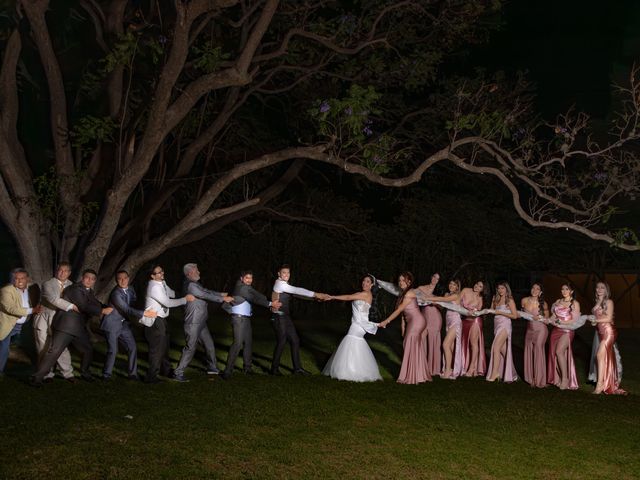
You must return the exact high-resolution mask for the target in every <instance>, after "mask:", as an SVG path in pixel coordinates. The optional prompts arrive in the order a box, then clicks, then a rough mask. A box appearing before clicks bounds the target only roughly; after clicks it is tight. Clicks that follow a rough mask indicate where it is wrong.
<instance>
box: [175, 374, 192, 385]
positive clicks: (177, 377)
mask: <svg viewBox="0 0 640 480" xmlns="http://www.w3.org/2000/svg"><path fill="white" fill-rule="evenodd" d="M171 380H173V381H174V382H180V383H187V382H188V381H189V380H188V379H187V377H185V376H184V375H174V376H173V378H172V379H171Z"/></svg>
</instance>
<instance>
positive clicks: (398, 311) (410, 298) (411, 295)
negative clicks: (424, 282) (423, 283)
mask: <svg viewBox="0 0 640 480" xmlns="http://www.w3.org/2000/svg"><path fill="white" fill-rule="evenodd" d="M415 298H416V294H415V293H413V291H411V290H409V291H408V292H407V294H406V295H405V296H404V299H403V300H402V303H401V304H400V305H399V306H398V308H396V309H395V310H394V311H393V313H392V314H391V315H389V316H388V317H387V318H386V319H385V320H384V321H382V322H380V325H378V326H379V327H381V328H386V327H387V325H389V323H391V322H392V321H393V320H395V319H396V318H397V317H398V315H400V314H401V313H402V312H403V311H404V309H405V308H406V307H407V305H409V304H410V303H411V302H412V301H413V300H414V299H415Z"/></svg>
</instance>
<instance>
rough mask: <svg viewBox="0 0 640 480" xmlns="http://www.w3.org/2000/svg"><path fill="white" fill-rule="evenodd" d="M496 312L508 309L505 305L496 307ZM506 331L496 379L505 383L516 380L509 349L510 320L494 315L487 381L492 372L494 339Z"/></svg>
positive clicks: (507, 310)
mask: <svg viewBox="0 0 640 480" xmlns="http://www.w3.org/2000/svg"><path fill="white" fill-rule="evenodd" d="M495 310H496V312H504V313H507V312H509V311H510V310H509V307H508V306H506V305H498V306H497V307H496V309H495ZM504 330H506V331H507V340H506V347H507V348H506V351H505V354H504V355H501V356H500V365H498V379H501V380H503V381H504V382H506V383H511V382H515V381H516V380H518V374H517V373H516V367H515V366H514V365H513V353H512V349H511V319H510V318H509V317H505V316H504V315H499V314H498V313H496V315H495V316H494V318H493V339H494V340H493V344H492V345H491V355H490V357H489V368H488V369H487V379H488V378H489V375H491V372H493V349H494V347H495V348H497V346H496V344H495V343H496V341H495V339H496V337H497V336H498V334H500V332H502V331H504Z"/></svg>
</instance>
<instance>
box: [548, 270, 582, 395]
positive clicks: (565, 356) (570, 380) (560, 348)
mask: <svg viewBox="0 0 640 480" xmlns="http://www.w3.org/2000/svg"><path fill="white" fill-rule="evenodd" d="M560 293H561V294H562V298H560V299H558V300H556V301H555V302H554V304H553V305H552V306H551V319H550V321H551V322H552V323H555V324H556V325H559V324H563V323H565V324H567V323H572V322H575V321H576V320H577V319H578V318H579V317H580V304H579V303H578V301H577V300H576V299H575V297H574V288H573V286H572V285H571V284H569V283H564V284H563V285H562V288H561V289H560ZM574 336H575V331H574V330H566V329H562V328H559V327H557V326H556V327H554V328H553V330H552V331H551V336H550V337H549V354H548V357H547V383H550V384H552V385H555V386H556V387H558V388H560V390H566V389H571V390H576V389H577V388H578V377H577V376H576V366H575V363H574V361H573V350H572V349H571V342H572V341H573V337H574Z"/></svg>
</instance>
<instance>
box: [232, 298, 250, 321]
mask: <svg viewBox="0 0 640 480" xmlns="http://www.w3.org/2000/svg"><path fill="white" fill-rule="evenodd" d="M231 315H243V316H245V317H250V316H251V304H250V303H249V302H242V303H241V304H240V305H234V306H233V307H231Z"/></svg>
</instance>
